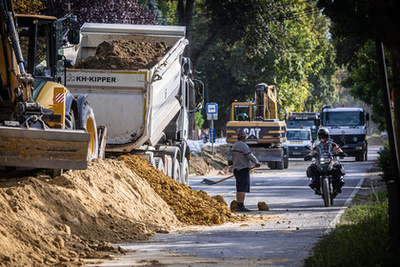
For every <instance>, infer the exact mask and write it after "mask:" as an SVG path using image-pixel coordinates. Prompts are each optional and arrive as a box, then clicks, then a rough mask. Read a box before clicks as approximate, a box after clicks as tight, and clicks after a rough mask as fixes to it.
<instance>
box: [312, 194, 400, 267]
mask: <svg viewBox="0 0 400 267" xmlns="http://www.w3.org/2000/svg"><path fill="white" fill-rule="evenodd" d="M342 219H345V220H350V221H351V223H350V224H344V225H343V224H342V225H339V226H337V227H336V229H334V230H333V231H332V232H331V233H330V234H329V235H327V236H324V238H323V239H322V241H320V242H319V243H318V244H317V245H316V246H315V248H314V254H313V255H312V256H310V257H309V258H308V259H307V260H306V263H305V266H306V267H308V266H313V267H316V266H338V267H339V266H400V255H395V254H394V253H392V252H391V251H390V247H389V246H390V235H389V214H388V201H387V199H385V200H384V201H382V202H378V203H373V204H367V205H355V206H351V207H349V208H348V209H347V210H346V212H345V213H344V215H343V216H342Z"/></svg>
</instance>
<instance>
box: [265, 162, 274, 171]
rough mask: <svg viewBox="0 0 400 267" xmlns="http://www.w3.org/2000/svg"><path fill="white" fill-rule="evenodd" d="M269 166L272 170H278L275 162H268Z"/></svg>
mask: <svg viewBox="0 0 400 267" xmlns="http://www.w3.org/2000/svg"><path fill="white" fill-rule="evenodd" d="M267 165H268V167H269V168H270V169H271V170H275V169H276V162H275V161H268V162H267Z"/></svg>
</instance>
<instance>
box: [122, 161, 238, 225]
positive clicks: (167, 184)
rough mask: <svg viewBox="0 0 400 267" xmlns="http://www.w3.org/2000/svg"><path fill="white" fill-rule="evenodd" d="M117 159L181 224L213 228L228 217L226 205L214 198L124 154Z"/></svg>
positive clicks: (229, 214)
mask: <svg viewBox="0 0 400 267" xmlns="http://www.w3.org/2000/svg"><path fill="white" fill-rule="evenodd" d="M120 160H123V161H124V162H125V164H126V166H127V167H128V168H130V169H132V170H133V171H134V172H135V173H137V174H138V175H139V176H141V177H143V178H144V179H146V180H147V181H148V182H149V184H150V186H151V187H152V188H153V189H154V190H155V191H156V192H157V194H158V195H159V196H161V198H162V199H164V201H165V202H166V203H167V204H168V205H169V206H170V207H171V209H172V210H173V212H174V213H175V215H176V216H177V218H178V219H179V220H180V221H181V222H183V223H185V224H189V225H213V224H221V223H224V222H226V221H228V220H230V219H231V218H232V216H231V212H230V210H229V209H228V207H227V205H226V204H224V203H222V202H221V201H220V200H219V201H218V200H217V199H218V198H212V197H210V196H208V195H207V193H205V192H204V191H195V190H193V189H191V188H190V187H188V186H186V185H184V184H181V183H178V182H177V181H175V180H173V179H171V178H170V177H168V176H166V175H164V174H163V173H162V172H160V171H159V170H157V169H155V168H153V167H152V166H151V165H150V163H148V162H147V161H146V160H144V159H141V158H140V157H138V156H135V155H124V156H121V157H120Z"/></svg>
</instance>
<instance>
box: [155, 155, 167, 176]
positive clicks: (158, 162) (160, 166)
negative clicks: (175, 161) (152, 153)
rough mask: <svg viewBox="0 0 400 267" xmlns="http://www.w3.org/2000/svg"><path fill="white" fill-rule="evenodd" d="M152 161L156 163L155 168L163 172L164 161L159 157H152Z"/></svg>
mask: <svg viewBox="0 0 400 267" xmlns="http://www.w3.org/2000/svg"><path fill="white" fill-rule="evenodd" d="M154 162H155V164H156V168H157V170H159V171H161V172H162V173H165V168H164V163H163V161H162V158H161V157H154Z"/></svg>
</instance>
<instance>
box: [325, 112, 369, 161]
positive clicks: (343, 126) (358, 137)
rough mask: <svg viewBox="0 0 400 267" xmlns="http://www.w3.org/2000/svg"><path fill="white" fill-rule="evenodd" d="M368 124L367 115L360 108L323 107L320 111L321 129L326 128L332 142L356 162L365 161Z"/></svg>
mask: <svg viewBox="0 0 400 267" xmlns="http://www.w3.org/2000/svg"><path fill="white" fill-rule="evenodd" d="M368 122H369V113H367V112H365V110H364V109H363V108H361V107H338V108H332V107H328V106H324V107H322V110H321V127H324V128H327V129H328V130H329V133H330V136H331V138H332V139H333V141H334V142H335V143H337V144H338V145H339V146H340V147H341V148H342V150H343V151H344V152H346V153H347V154H348V155H349V156H352V157H356V161H366V160H367V154H368V143H367V140H366V134H367V132H366V128H367V127H368Z"/></svg>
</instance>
